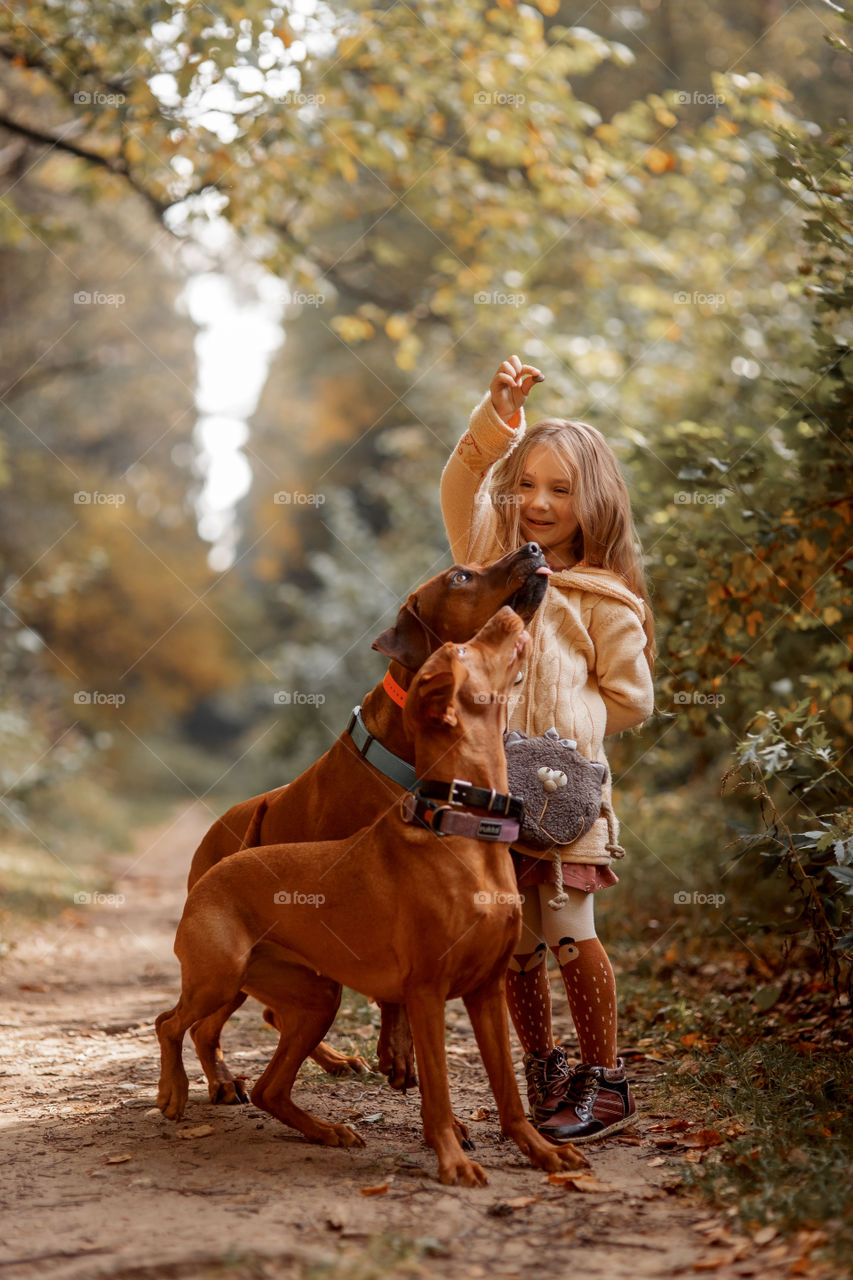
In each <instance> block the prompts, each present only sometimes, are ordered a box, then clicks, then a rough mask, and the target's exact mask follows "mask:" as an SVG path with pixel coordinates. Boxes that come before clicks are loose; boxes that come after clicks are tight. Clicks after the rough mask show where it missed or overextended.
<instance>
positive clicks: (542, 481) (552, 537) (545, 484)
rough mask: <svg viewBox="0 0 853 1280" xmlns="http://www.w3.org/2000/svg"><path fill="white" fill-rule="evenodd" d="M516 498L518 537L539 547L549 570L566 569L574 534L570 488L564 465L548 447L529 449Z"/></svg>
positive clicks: (575, 524)
mask: <svg viewBox="0 0 853 1280" xmlns="http://www.w3.org/2000/svg"><path fill="white" fill-rule="evenodd" d="M518 496H519V498H520V507H519V521H520V524H521V532H522V535H523V536H524V537H525V538H528V539H529V540H530V541H531V542H538V543H539V545H540V546H541V548H542V550H543V551H544V552H545V553H546V556H547V558H548V560H549V562H551V567H552V568H568V567H569V566H570V564H572V563H574V556H573V555H572V543H573V541H574V537H575V534H576V533H577V531H578V522H577V519H576V517H575V503H574V498H573V497H572V484H571V480H570V479H569V477H568V476H567V474H566V467H565V463H564V462H563V461H562V459H561V458H560V457H559V455H558V454H557V453H556V452H555V451H554V450H553V449H551V448H549V447H548V445H545V444H540V445H537V446H536V447H535V448H534V449H531V451H530V456H529V457H528V459H527V466H526V467H525V469H524V471H523V473H522V476H521V480H520V481H519V486H518Z"/></svg>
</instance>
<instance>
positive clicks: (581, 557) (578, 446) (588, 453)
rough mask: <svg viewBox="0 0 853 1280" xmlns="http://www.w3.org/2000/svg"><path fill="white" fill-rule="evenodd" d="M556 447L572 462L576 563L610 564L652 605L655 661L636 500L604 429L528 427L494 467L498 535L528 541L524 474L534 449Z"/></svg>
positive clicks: (553, 424) (508, 542) (569, 423)
mask: <svg viewBox="0 0 853 1280" xmlns="http://www.w3.org/2000/svg"><path fill="white" fill-rule="evenodd" d="M538 445H546V446H547V447H548V448H550V449H552V450H553V451H554V453H555V454H556V455H557V457H558V458H559V459H560V461H561V462H562V463H564V465H565V467H566V475H567V478H568V480H569V483H570V485H571V490H572V497H573V498H574V504H575V508H574V509H575V517H576V519H577V522H578V531H577V534H576V536H575V541H574V545H573V546H572V549H571V550H572V554H573V556H574V559H575V563H576V564H581V563H583V564H585V565H591V566H596V567H599V568H602V569H610V570H611V571H612V572H613V573H617V574H619V576H620V577H621V578H623V579H624V581H625V583H626V585H627V586H628V587H629V588H630V590H631V591H633V593H634V595H636V596H639V597H640V599H641V600H642V601H643V602H644V603H645V606H646V617H645V622H644V624H643V625H644V630H645V632H646V648H645V654H646V659H647V661H648V664H649V669H650V670H651V668H652V665H653V662H654V619H653V617H652V610H651V605H650V604H649V596H648V590H647V588H646V575H645V572H644V570H643V565H642V561H641V559H640V552H639V543H638V541H637V536H636V533H635V531H634V520H633V517H632V515H631V500H630V498H629V497H628V490H627V487H626V485H625V481H624V480H623V478H622V473H621V472H620V470H619V464H618V463H617V461H616V458H615V456H614V454H613V450H612V449H611V448H610V445H609V444H608V443H607V441H606V440H605V438H604V436H603V435H602V434H601V432H600V431H598V430H596V428H595V427H591V426H589V424H588V423H586V422H577V421H574V420H571V419H565V418H544V419H543V420H542V421H541V422H537V423H536V424H535V425H534V426H532V427H529V428H528V429H527V431H526V432H525V433H524V436H523V437H522V439H521V442H520V443H519V444H518V445H517V447H516V448H515V449H513V451H512V453H510V454H509V455H508V456H507V457H505V458H503V459H502V460H501V461H500V462H499V463H498V464H497V465H496V466H495V468H494V471H493V472H492V477H491V482H490V486H489V488H490V492H491V497H492V502H493V504H494V508H495V511H496V513H497V518H498V529H497V534H498V540H499V542H500V543H501V544H502V545H503V549H504V550H505V551H511V550H513V549H514V548H515V547H519V546H521V545H522V542H523V539H522V536H521V529H520V520H519V503H518V501H517V500H515V499H517V497H518V494H519V493H520V489H521V477H522V475H523V473H524V470H525V468H526V466H527V461H528V458H529V457H530V453H531V450H533V449H535V448H536V447H537V446H538Z"/></svg>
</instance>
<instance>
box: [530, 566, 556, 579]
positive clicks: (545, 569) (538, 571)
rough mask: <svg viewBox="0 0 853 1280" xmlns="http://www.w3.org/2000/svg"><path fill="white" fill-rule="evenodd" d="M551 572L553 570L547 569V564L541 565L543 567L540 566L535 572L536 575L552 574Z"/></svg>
mask: <svg viewBox="0 0 853 1280" xmlns="http://www.w3.org/2000/svg"><path fill="white" fill-rule="evenodd" d="M553 572H554V570H553V569H549V568H548V566H547V564H543V565H541V566H540V567H539V568H538V569H537V570H536V573H544V574H551V573H553ZM534 577H535V574H534Z"/></svg>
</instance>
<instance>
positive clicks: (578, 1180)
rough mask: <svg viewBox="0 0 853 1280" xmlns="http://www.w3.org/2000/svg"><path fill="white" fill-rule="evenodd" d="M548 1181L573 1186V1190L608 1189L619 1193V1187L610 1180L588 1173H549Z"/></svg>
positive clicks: (559, 1185) (557, 1184)
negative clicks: (599, 1178) (600, 1179)
mask: <svg viewBox="0 0 853 1280" xmlns="http://www.w3.org/2000/svg"><path fill="white" fill-rule="evenodd" d="M548 1181H549V1182H550V1183H552V1184H553V1185H554V1186H558V1187H571V1189H572V1190H573V1191H608V1192H613V1193H616V1194H618V1192H619V1189H618V1187H613V1186H611V1185H610V1183H609V1182H599V1180H598V1178H593V1177H592V1176H591V1175H590V1174H586V1173H549V1174H548Z"/></svg>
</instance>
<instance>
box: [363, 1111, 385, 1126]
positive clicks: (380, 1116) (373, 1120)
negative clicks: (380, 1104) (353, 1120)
mask: <svg viewBox="0 0 853 1280" xmlns="http://www.w3.org/2000/svg"><path fill="white" fill-rule="evenodd" d="M384 1119H385V1112H384V1111H374V1113H373V1115H372V1116H365V1117H364V1119H363V1121H362V1124H377V1123H378V1122H379V1121H380V1120H384Z"/></svg>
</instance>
